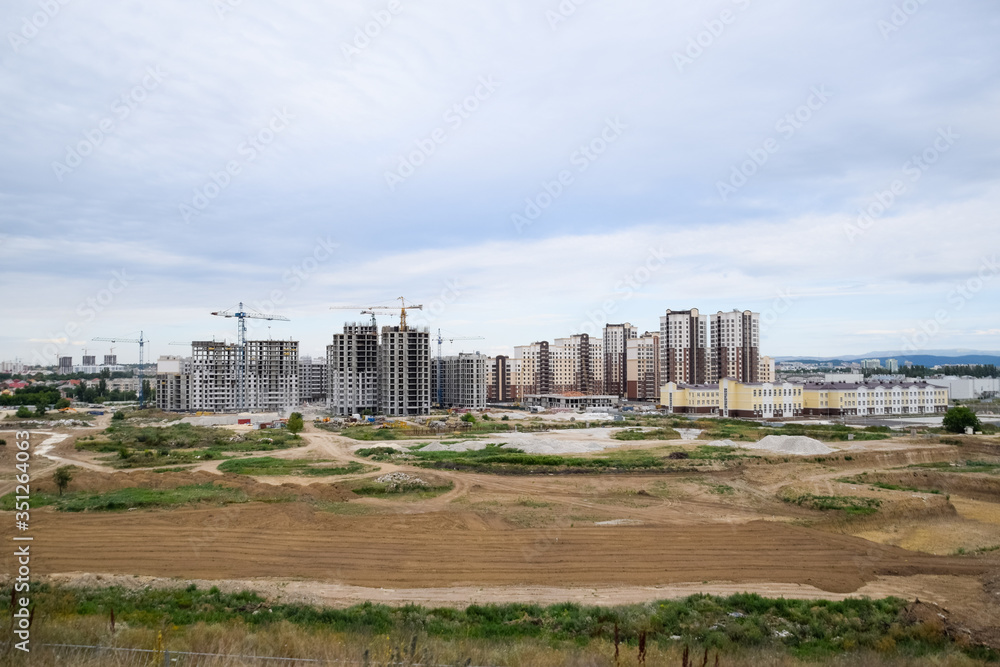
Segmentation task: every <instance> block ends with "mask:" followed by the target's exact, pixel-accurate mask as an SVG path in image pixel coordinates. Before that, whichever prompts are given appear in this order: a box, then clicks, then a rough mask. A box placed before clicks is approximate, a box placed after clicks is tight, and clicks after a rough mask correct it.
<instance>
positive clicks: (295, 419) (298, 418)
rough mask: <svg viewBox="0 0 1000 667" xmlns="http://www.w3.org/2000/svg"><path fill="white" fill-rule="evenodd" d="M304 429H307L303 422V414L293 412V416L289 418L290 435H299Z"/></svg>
mask: <svg viewBox="0 0 1000 667" xmlns="http://www.w3.org/2000/svg"><path fill="white" fill-rule="evenodd" d="M303 428H305V424H304V423H303V421H302V413H301V412H293V413H292V414H290V415H289V416H288V432H289V433H298V432H299V431H301V430H302V429H303Z"/></svg>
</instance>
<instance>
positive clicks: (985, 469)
mask: <svg viewBox="0 0 1000 667" xmlns="http://www.w3.org/2000/svg"><path fill="white" fill-rule="evenodd" d="M909 467H910V468H922V469H924V470H938V471H940V472H982V473H987V474H990V475H996V474H998V473H1000V463H990V462H989V461H939V462H937V463H915V464H913V465H911V466H909Z"/></svg>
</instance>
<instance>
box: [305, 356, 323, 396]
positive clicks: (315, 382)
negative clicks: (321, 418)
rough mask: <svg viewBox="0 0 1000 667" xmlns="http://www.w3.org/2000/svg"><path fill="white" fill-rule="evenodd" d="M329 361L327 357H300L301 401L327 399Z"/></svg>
mask: <svg viewBox="0 0 1000 667" xmlns="http://www.w3.org/2000/svg"><path fill="white" fill-rule="evenodd" d="M326 369H327V363H326V360H325V359H313V358H312V357H301V358H300V359H299V403H311V402H313V401H322V400H325V399H326V388H327V383H328V381H327V377H326Z"/></svg>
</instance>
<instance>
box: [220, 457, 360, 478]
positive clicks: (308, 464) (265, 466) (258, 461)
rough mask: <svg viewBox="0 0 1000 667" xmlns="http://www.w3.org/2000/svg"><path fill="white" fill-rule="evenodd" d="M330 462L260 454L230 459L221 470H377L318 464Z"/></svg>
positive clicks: (281, 472)
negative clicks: (277, 457)
mask: <svg viewBox="0 0 1000 667" xmlns="http://www.w3.org/2000/svg"><path fill="white" fill-rule="evenodd" d="M320 463H330V461H329V460H327V459H318V460H302V459H294V460H289V459H276V458H274V457H273V456H260V457H255V458H247V459H230V460H228V461H225V462H223V463H222V464H221V465H219V472H231V473H236V474H237V475H303V476H311V477H326V476H329V475H354V474H357V473H362V472H370V471H372V470H377V468H376V467H375V466H367V465H365V464H364V463H358V462H357V461H351V462H350V463H348V464H347V465H346V466H341V467H322V466H319V465H316V464H320Z"/></svg>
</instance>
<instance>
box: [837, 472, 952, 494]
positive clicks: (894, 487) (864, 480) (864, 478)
mask: <svg viewBox="0 0 1000 667" xmlns="http://www.w3.org/2000/svg"><path fill="white" fill-rule="evenodd" d="M837 481H838V482H840V483H841V484H867V485H868V486H872V487H874V488H876V489H884V490H885V491H909V492H912V493H936V494H940V493H941V492H940V491H939V490H937V489H918V488H917V487H915V486H906V485H905V484H890V483H889V482H879V481H873V480H870V479H868V473H861V474H860V475H858V476H856V477H841V478H840V479H838V480H837Z"/></svg>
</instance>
